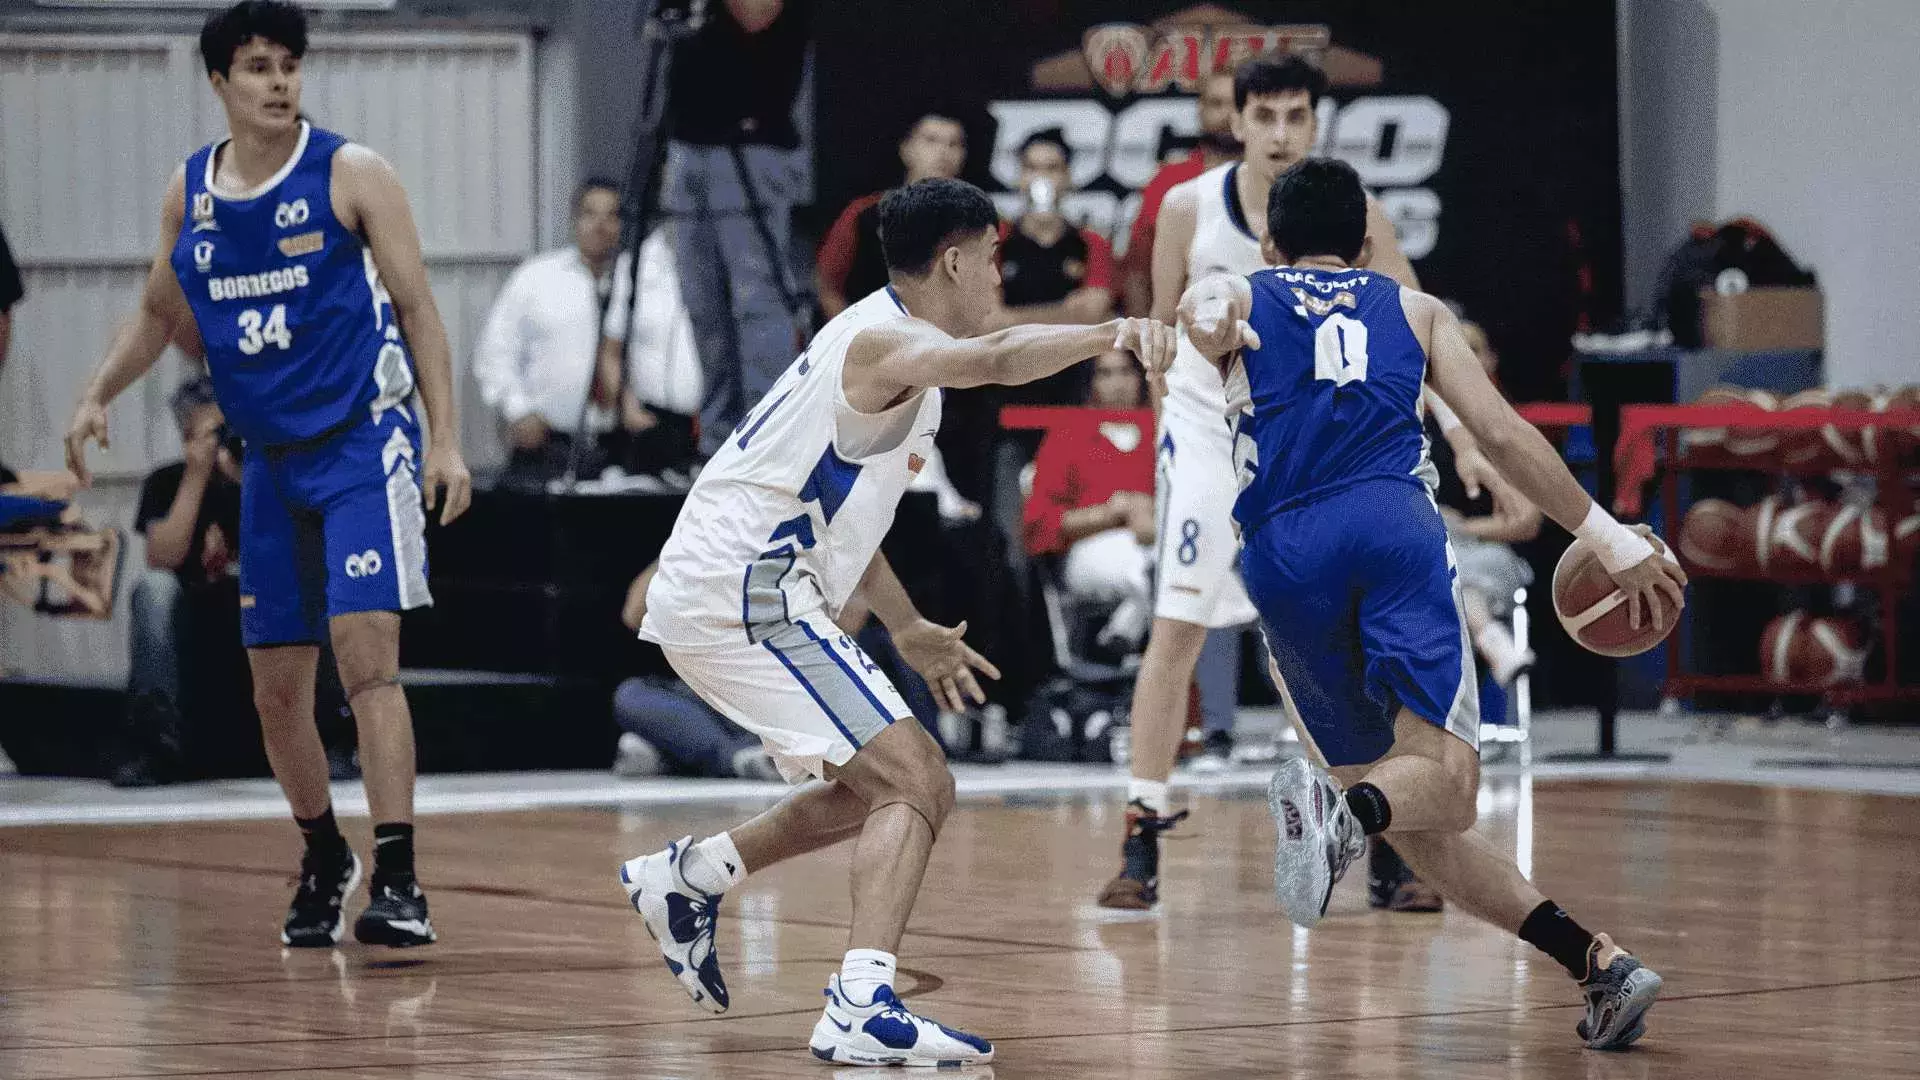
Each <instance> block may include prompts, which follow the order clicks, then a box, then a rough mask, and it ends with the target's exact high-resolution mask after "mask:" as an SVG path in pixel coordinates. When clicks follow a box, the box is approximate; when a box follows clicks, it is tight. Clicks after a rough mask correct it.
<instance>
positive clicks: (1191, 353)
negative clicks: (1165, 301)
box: [1162, 161, 1267, 424]
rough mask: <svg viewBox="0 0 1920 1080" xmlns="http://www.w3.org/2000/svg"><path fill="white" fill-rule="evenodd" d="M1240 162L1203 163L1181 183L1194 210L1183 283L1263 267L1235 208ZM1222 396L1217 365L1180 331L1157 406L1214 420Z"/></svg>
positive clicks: (1256, 245)
mask: <svg viewBox="0 0 1920 1080" xmlns="http://www.w3.org/2000/svg"><path fill="white" fill-rule="evenodd" d="M1239 168H1240V163H1239V162H1237V161H1230V162H1228V163H1226V164H1225V165H1218V166H1215V167H1214V168H1211V169H1208V170H1207V171H1206V172H1203V173H1201V174H1200V175H1199V176H1196V177H1194V178H1193V179H1191V180H1188V181H1186V182H1185V183H1184V184H1182V185H1181V186H1182V187H1191V188H1192V189H1193V192H1194V197H1195V198H1194V201H1195V204H1196V209H1197V213H1196V215H1195V218H1194V226H1193V243H1192V244H1191V245H1189V246H1188V248H1187V284H1189V285H1191V284H1193V283H1194V282H1196V281H1199V280H1200V279H1201V278H1203V277H1206V276H1207V275H1208V274H1218V273H1228V274H1242V275H1245V274H1251V273H1254V272H1255V271H1258V270H1261V269H1263V268H1265V267H1266V265H1267V260H1266V258H1265V257H1264V256H1263V255H1261V254H1260V241H1259V239H1258V238H1257V237H1256V236H1255V235H1254V231H1253V228H1252V225H1251V223H1250V222H1248V221H1247V218H1246V215H1245V214H1243V213H1241V210H1240V195H1239V193H1238V192H1237V191H1236V190H1235V189H1234V179H1235V177H1236V175H1237V173H1238V170H1239ZM1225 400H1226V388H1225V386H1224V385H1223V383H1222V382H1221V379H1220V370H1219V369H1218V368H1216V367H1214V366H1213V364H1211V363H1209V362H1208V361H1207V358H1206V357H1204V356H1201V355H1200V351H1199V350H1198V349H1195V348H1194V347H1193V345H1192V344H1191V343H1189V342H1188V341H1187V335H1185V334H1181V335H1180V342H1179V349H1178V351H1177V352H1176V353H1175V355H1174V360H1173V367H1171V368H1169V369H1168V371H1167V397H1166V401H1165V402H1164V404H1163V406H1162V408H1163V409H1166V410H1169V411H1172V412H1175V413H1177V414H1179V415H1180V416H1181V417H1183V418H1185V419H1190V420H1196V421H1199V422H1202V423H1207V424H1218V423H1219V422H1220V416H1221V412H1222V409H1223V405H1224V402H1225Z"/></svg>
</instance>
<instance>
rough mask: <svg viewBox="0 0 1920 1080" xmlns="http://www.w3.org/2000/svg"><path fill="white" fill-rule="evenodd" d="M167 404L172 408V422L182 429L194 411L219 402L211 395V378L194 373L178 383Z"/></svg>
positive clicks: (184, 428)
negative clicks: (178, 385) (189, 377)
mask: <svg viewBox="0 0 1920 1080" xmlns="http://www.w3.org/2000/svg"><path fill="white" fill-rule="evenodd" d="M167 404H168V405H169V406H170V407H171V408H172V409H173V422H174V424H175V425H176V426H177V427H179V428H180V429H181V430H182V431H184V430H186V427H187V421H189V420H191V419H193V414H194V413H196V412H199V411H200V410H201V409H203V408H206V407H207V406H208V405H218V404H220V402H219V401H218V400H216V399H215V398H214V396H213V380H212V379H209V378H208V377H206V376H205V375H195V376H194V377H193V378H191V379H188V380H187V381H186V382H183V383H181V384H180V387H179V389H177V390H175V391H174V392H173V396H172V397H171V398H169V399H168V401H167Z"/></svg>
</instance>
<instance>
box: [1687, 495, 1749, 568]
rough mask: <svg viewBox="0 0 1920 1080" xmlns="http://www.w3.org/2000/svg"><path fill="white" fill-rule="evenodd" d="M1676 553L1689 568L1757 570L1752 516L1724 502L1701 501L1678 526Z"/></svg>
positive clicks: (1720, 500) (1723, 500) (1714, 500)
mask: <svg viewBox="0 0 1920 1080" xmlns="http://www.w3.org/2000/svg"><path fill="white" fill-rule="evenodd" d="M1679 548H1680V554H1681V555H1682V556H1684V557H1685V558H1686V560H1687V564H1688V565H1690V566H1697V567H1699V568H1701V569H1703V570H1715V571H1719V572H1722V573H1740V572H1744V571H1751V570H1753V569H1755V568H1756V567H1757V558H1756V553H1755V551H1754V536H1753V515H1752V513H1751V512H1750V511H1748V510H1745V509H1743V508H1741V507H1739V506H1735V505H1734V504H1733V503H1730V502H1728V501H1727V500H1725V499H1701V500H1700V501H1699V502H1697V503H1694V504H1693V507H1692V508H1691V509H1689V510H1688V511H1687V516H1686V519H1685V520H1684V521H1682V522H1681V523H1680V541H1679Z"/></svg>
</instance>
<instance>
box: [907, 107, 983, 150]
mask: <svg viewBox="0 0 1920 1080" xmlns="http://www.w3.org/2000/svg"><path fill="white" fill-rule="evenodd" d="M929 120H938V121H940V122H941V123H943V124H954V125H957V126H958V127H959V128H960V138H961V141H963V142H964V141H965V140H966V138H967V122H966V121H965V120H962V119H960V110H958V109H947V108H942V107H939V106H934V107H932V108H926V109H921V110H920V111H919V112H917V113H914V114H913V122H912V123H910V124H908V125H907V129H906V130H905V131H903V132H901V133H900V140H901V141H902V142H905V141H906V140H908V139H911V138H913V133H914V132H916V131H919V130H920V125H921V124H924V123H926V122H927V121H929Z"/></svg>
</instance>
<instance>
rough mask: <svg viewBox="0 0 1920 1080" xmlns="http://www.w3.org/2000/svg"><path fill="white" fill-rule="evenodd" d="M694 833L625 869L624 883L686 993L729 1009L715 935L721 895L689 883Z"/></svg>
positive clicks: (711, 1008) (707, 1005)
mask: <svg viewBox="0 0 1920 1080" xmlns="http://www.w3.org/2000/svg"><path fill="white" fill-rule="evenodd" d="M692 839H693V838H692V837H691V836H683V837H681V838H680V839H679V840H677V841H675V842H673V843H671V844H668V845H667V849H666V850H665V851H656V852H654V853H653V854H651V855H644V856H641V857H640V858H638V859H633V860H630V861H629V862H627V863H626V864H624V865H622V866H621V867H620V887H621V888H622V889H623V890H625V891H626V894H627V900H628V902H629V903H631V904H632V905H633V910H635V911H637V912H639V913H640V918H641V920H642V921H644V922H645V923H646V925H647V933H649V934H651V935H653V939H654V940H655V941H657V942H659V943H660V955H661V956H662V957H663V958H665V960H666V962H667V970H668V971H671V972H673V977H674V978H675V979H678V980H679V981H680V985H681V987H682V988H683V989H685V990H686V992H687V996H688V997H690V998H692V999H693V1000H694V1002H695V1003H696V1004H698V1005H699V1006H700V1007H701V1008H704V1009H706V1010H707V1011H708V1012H716V1013H723V1012H726V1011H727V984H726V981H725V980H723V979H722V978H721V977H720V958H719V957H718V956H717V955H715V952H714V935H715V932H716V931H717V930H718V929H719V923H720V899H721V896H720V894H718V893H705V892H701V891H700V890H699V889H696V888H694V887H693V886H691V885H689V884H687V879H686V877H685V876H683V875H682V873H681V859H682V857H683V856H685V855H686V853H687V846H688V844H689V843H690V842H691V841H692Z"/></svg>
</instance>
